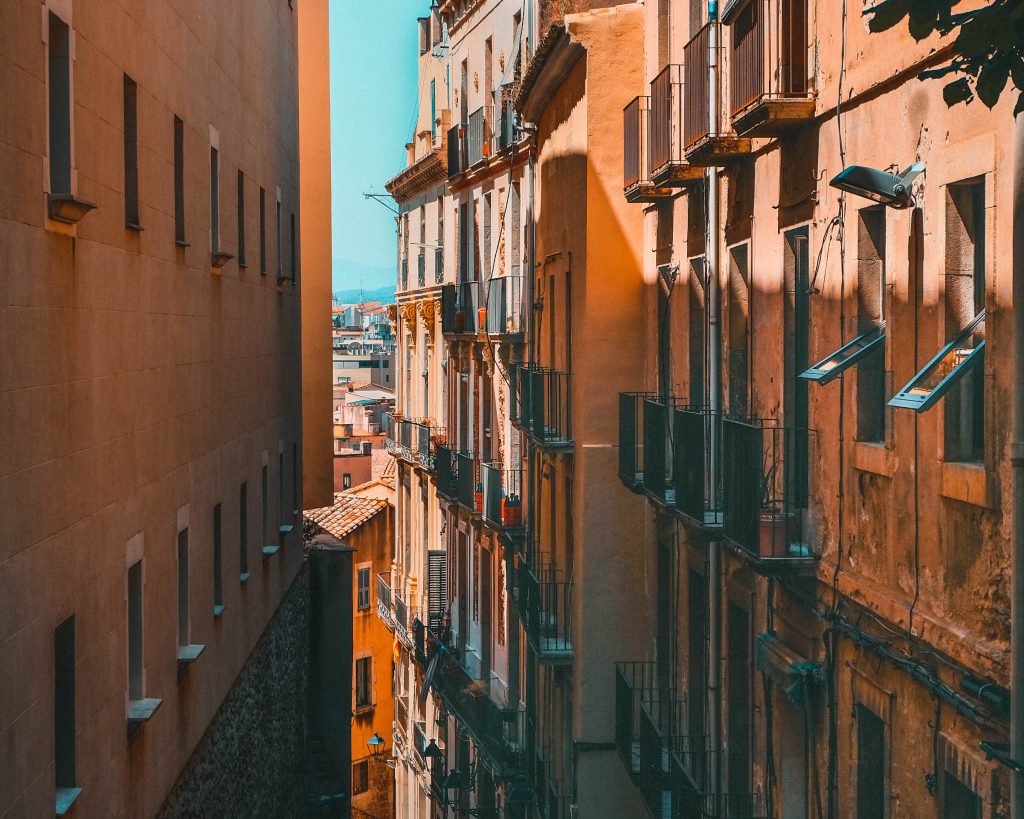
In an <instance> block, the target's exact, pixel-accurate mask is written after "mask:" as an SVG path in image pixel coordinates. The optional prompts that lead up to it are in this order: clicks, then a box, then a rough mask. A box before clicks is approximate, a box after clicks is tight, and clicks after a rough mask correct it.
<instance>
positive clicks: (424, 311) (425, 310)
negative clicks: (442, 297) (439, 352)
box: [417, 299, 440, 341]
mask: <svg viewBox="0 0 1024 819" xmlns="http://www.w3.org/2000/svg"><path fill="white" fill-rule="evenodd" d="M435 301H438V303H440V301H439V300H438V299H420V300H419V301H418V302H417V305H418V310H417V312H418V313H419V314H420V318H421V319H423V329H424V330H426V332H427V341H431V340H432V337H433V335H434V315H435V314H434V302H435Z"/></svg>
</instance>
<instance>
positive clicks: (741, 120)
mask: <svg viewBox="0 0 1024 819" xmlns="http://www.w3.org/2000/svg"><path fill="white" fill-rule="evenodd" d="M725 22H726V23H728V24H729V29H730V32H731V35H732V44H731V53H730V60H729V92H730V93H729V103H730V106H729V107H730V109H731V114H732V125H733V129H734V130H735V132H736V133H737V135H739V136H741V137H774V136H780V135H782V134H785V133H786V132H787V131H790V130H792V129H793V128H796V127H798V126H800V125H801V124H803V123H805V122H808V121H810V120H811V119H812V118H813V117H814V98H813V96H812V95H811V89H810V83H809V82H808V78H807V75H808V70H807V0H750V2H748V3H737V4H736V7H735V11H732V12H730V14H729V16H728V17H727V18H726V19H725Z"/></svg>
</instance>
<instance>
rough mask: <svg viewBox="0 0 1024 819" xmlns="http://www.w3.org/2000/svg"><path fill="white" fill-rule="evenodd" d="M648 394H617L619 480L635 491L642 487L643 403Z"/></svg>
mask: <svg viewBox="0 0 1024 819" xmlns="http://www.w3.org/2000/svg"><path fill="white" fill-rule="evenodd" d="M647 395H648V393H642V392H622V393H619V478H621V479H622V482H623V483H624V484H625V485H626V486H627V487H629V488H630V489H632V490H634V491H637V490H639V489H641V488H642V487H643V485H644V427H643V423H642V419H643V402H644V399H645V398H646V397H647Z"/></svg>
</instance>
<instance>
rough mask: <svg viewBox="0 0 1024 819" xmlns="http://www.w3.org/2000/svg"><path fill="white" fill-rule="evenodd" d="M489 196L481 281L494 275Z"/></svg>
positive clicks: (489, 195) (485, 195)
mask: <svg viewBox="0 0 1024 819" xmlns="http://www.w3.org/2000/svg"><path fill="white" fill-rule="evenodd" d="M488 42H490V40H488ZM491 196H492V194H490V193H486V194H484V255H483V259H481V263H482V264H483V270H482V271H480V273H481V275H480V280H481V281H483V280H485V279H489V278H491V276H493V275H494V266H493V264H494V260H493V259H492V258H491Z"/></svg>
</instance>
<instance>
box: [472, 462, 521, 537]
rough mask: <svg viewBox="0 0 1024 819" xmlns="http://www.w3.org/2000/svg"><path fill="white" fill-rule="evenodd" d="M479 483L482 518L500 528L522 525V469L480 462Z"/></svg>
mask: <svg viewBox="0 0 1024 819" xmlns="http://www.w3.org/2000/svg"><path fill="white" fill-rule="evenodd" d="M480 483H481V484H482V486H483V495H484V508H483V518H484V520H485V521H486V522H487V523H489V524H491V525H492V526H497V527H501V528H502V529H518V528H520V527H521V526H523V520H524V518H523V471H522V470H521V469H505V468H504V465H503V464H502V463H500V462H495V463H490V464H481V466H480Z"/></svg>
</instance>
